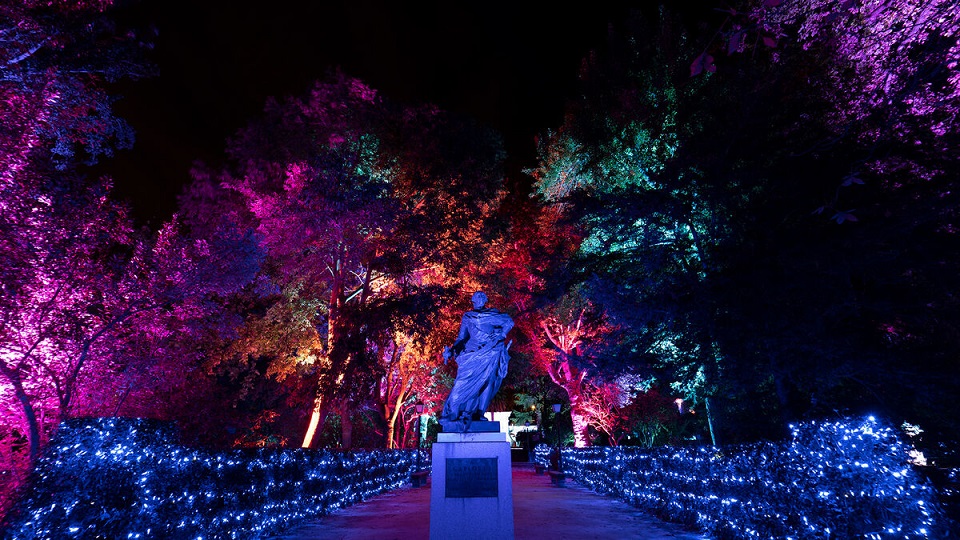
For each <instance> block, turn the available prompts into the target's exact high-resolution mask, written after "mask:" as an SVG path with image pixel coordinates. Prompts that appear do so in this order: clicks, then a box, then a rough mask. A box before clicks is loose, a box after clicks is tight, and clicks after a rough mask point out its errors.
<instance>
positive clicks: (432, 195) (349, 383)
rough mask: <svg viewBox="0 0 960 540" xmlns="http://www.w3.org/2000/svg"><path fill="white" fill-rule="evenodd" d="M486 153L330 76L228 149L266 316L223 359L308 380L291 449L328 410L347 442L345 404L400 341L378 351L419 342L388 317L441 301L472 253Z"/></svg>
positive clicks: (273, 106) (366, 392)
mask: <svg viewBox="0 0 960 540" xmlns="http://www.w3.org/2000/svg"><path fill="white" fill-rule="evenodd" d="M499 145H500V143H499V139H498V138H496V137H494V136H493V135H492V134H491V133H488V132H485V131H483V130H480V129H478V128H476V127H475V126H473V125H471V124H470V123H467V122H463V121H461V120H460V119H457V118H454V117H452V116H450V115H446V114H444V113H441V112H440V111H438V110H436V109H435V108H433V107H422V108H413V107H402V106H399V105H394V104H392V103H389V102H387V101H386V100H384V99H383V98H381V97H380V96H379V95H378V94H377V92H376V91H375V90H373V89H371V88H369V87H368V86H366V85H364V84H363V83H362V82H361V81H359V80H356V79H353V78H350V77H348V76H346V75H344V74H342V73H336V72H335V73H332V74H331V75H330V76H329V77H328V78H327V80H325V81H322V82H318V83H317V84H316V85H315V86H314V88H313V89H312V91H311V92H310V93H309V95H307V96H305V97H302V98H290V99H288V100H286V101H284V102H279V101H275V100H271V101H270V102H269V103H268V104H267V107H266V109H265V114H264V117H263V118H262V119H260V120H259V121H257V122H255V123H253V124H251V125H250V126H249V127H248V128H246V129H244V130H241V131H240V132H239V133H238V134H237V136H236V137H235V138H234V139H233V140H232V141H231V142H230V145H229V147H230V149H229V154H230V155H231V156H232V158H233V163H234V165H233V167H232V168H231V169H230V170H228V171H226V172H224V173H223V174H221V175H220V180H221V182H222V185H223V186H224V187H225V188H226V189H227V190H229V191H232V192H233V193H235V194H236V195H237V196H239V197H240V199H241V200H242V201H243V204H244V206H245V207H246V215H245V216H244V217H243V219H244V220H246V221H245V223H248V224H250V225H249V226H250V227H251V228H253V229H254V230H256V232H257V234H258V235H259V237H260V239H261V240H260V243H261V245H262V246H263V248H264V250H265V251H266V253H267V261H266V264H265V266H264V267H263V269H262V271H261V275H260V279H261V280H262V282H263V284H264V289H263V291H264V293H265V294H264V295H261V298H262V300H263V301H264V302H265V303H264V307H265V310H266V311H265V312H263V313H262V315H256V314H253V313H249V314H247V321H246V323H245V325H244V328H242V329H241V335H240V339H238V340H236V341H235V342H234V343H233V345H232V346H231V348H230V349H229V350H228V351H227V353H226V355H225V356H224V358H223V361H224V362H240V363H244V362H248V361H256V360H258V359H265V360H266V361H267V362H268V363H269V367H268V368H267V375H269V376H272V377H275V378H277V379H278V380H283V379H285V378H286V377H288V376H290V375H298V376H306V377H310V378H312V379H313V380H314V381H316V382H315V392H314V400H313V407H312V409H313V410H312V412H311V420H310V426H309V427H308V429H307V432H306V435H305V436H304V438H303V446H310V445H311V444H312V441H313V438H314V434H315V433H316V430H317V428H318V426H322V425H323V420H324V417H325V415H326V413H327V411H328V410H330V407H331V406H333V407H335V408H337V409H338V412H339V413H340V421H341V426H342V429H343V431H344V434H343V437H342V442H343V444H344V445H346V446H349V445H350V443H351V440H350V437H349V430H350V429H351V424H350V417H351V415H350V411H351V410H352V408H353V407H354V405H353V403H354V400H356V399H359V398H360V397H361V396H370V395H372V394H374V387H375V386H376V384H377V381H378V380H379V379H380V377H381V376H383V373H382V371H381V370H384V369H390V370H393V369H394V368H397V369H399V366H400V365H402V363H401V364H397V363H396V362H395V361H393V360H392V359H391V357H392V355H394V354H400V355H401V357H402V354H403V353H402V352H401V351H400V348H401V347H403V346H404V345H403V342H404V341H406V340H407V339H409V337H401V338H399V339H400V341H399V342H396V341H394V342H393V343H391V341H393V340H394V339H395V337H396V336H397V335H398V334H397V332H401V333H402V332H404V331H417V332H419V333H420V335H422V334H423V332H424V330H416V329H417V328H422V327H421V326H420V323H417V324H415V325H413V326H412V327H411V326H409V325H407V326H406V327H404V324H405V323H403V321H404V320H405V319H404V317H401V316H399V314H402V313H407V314H408V315H409V314H410V313H411V312H409V311H407V312H405V311H404V310H405V309H414V308H415V309H423V308H424V307H425V306H433V305H436V304H437V303H441V302H440V301H441V300H443V299H444V298H445V297H446V298H449V297H450V294H451V293H450V288H451V287H452V286H455V285H456V281H457V279H458V278H459V276H458V271H459V269H461V268H464V267H466V266H467V264H468V261H476V260H478V258H480V257H482V255H483V253H484V251H483V250H484V238H483V235H484V234H485V233H484V230H485V229H487V228H488V219H487V217H488V216H489V215H491V213H492V210H493V209H494V208H496V205H497V203H498V199H499V198H500V197H501V194H500V187H499V185H500V182H501V181H502V177H501V172H502V171H501V170H500V168H501V161H502V151H501V150H500V146H499ZM455 164H458V165H459V167H456V166H455ZM391 324H397V325H399V326H398V327H390V326H389V325H391ZM408 336H410V335H409V334H408ZM394 376H399V377H400V379H401V380H402V379H403V376H402V374H400V373H393V374H391V375H390V377H394ZM402 386H403V384H401V387H402ZM393 390H397V388H396V387H394V388H393ZM388 394H390V392H387V393H384V394H383V395H384V399H388V398H387V395H388ZM401 394H402V392H401ZM392 399H393V400H394V404H393V405H390V406H385V407H384V408H383V409H382V410H383V411H384V412H385V414H386V416H387V418H386V420H387V421H388V422H389V420H390V419H391V418H392V419H393V420H394V421H395V418H396V417H395V411H396V396H394V397H393V398H392Z"/></svg>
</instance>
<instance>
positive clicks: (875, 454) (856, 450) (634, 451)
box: [535, 417, 949, 540]
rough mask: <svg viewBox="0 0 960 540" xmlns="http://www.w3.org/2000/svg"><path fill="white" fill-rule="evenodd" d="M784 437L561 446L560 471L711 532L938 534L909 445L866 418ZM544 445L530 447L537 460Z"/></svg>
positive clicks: (944, 525)
mask: <svg viewBox="0 0 960 540" xmlns="http://www.w3.org/2000/svg"><path fill="white" fill-rule="evenodd" d="M791 431H792V437H791V439H790V440H789V441H786V442H783V443H770V442H765V443H756V444H750V445H739V446H731V447H712V446H706V447H683V448H678V447H660V448H653V449H641V448H635V447H630V448H625V447H615V448H611V447H589V448H565V449H564V450H563V463H564V472H566V473H567V474H569V475H571V476H572V477H573V478H574V479H576V480H577V482H579V483H581V484H582V485H585V486H587V487H589V488H590V489H592V490H594V491H596V492H598V493H603V494H608V495H612V496H615V497H617V498H620V499H622V500H624V501H626V502H627V503H629V504H631V505H633V506H636V507H638V508H642V509H644V510H647V511H649V512H650V513H652V514H654V515H656V516H658V517H660V518H662V519H664V520H667V521H673V522H677V523H683V524H685V525H688V526H690V527H691V528H695V529H697V530H699V531H701V532H703V533H705V534H708V535H710V536H711V537H714V538H721V539H724V538H736V539H740V538H770V539H774V538H777V539H782V538H797V539H799V538H866V539H877V540H879V539H883V538H947V537H948V535H949V534H948V529H949V525H948V521H949V520H948V518H947V517H946V515H945V513H944V511H943V508H942V506H941V505H940V503H939V501H938V500H937V494H936V490H935V488H934V487H933V486H932V485H931V484H930V483H929V482H927V481H926V480H925V479H924V478H923V477H922V476H921V475H920V474H919V473H918V472H917V471H915V470H914V469H913V468H912V467H911V465H910V463H909V460H910V454H909V449H910V448H909V445H906V444H904V443H903V442H902V441H901V439H900V438H899V437H898V435H897V433H896V431H895V430H894V429H892V428H890V427H884V426H881V425H880V424H879V423H878V422H877V420H876V419H875V418H873V417H868V418H865V419H863V420H849V419H848V420H845V421H841V422H822V423H817V422H810V423H805V424H801V425H797V426H791ZM549 453H550V448H548V447H547V446H546V445H540V446H538V447H537V448H536V449H535V456H536V457H535V459H536V461H538V462H540V463H542V464H544V465H546V464H547V461H548V459H549Z"/></svg>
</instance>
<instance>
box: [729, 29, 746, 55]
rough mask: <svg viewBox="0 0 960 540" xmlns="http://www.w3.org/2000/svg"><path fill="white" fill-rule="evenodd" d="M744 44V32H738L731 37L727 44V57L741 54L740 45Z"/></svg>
mask: <svg viewBox="0 0 960 540" xmlns="http://www.w3.org/2000/svg"><path fill="white" fill-rule="evenodd" d="M742 42H743V30H737V31H736V32H734V33H733V34H732V35H731V36H730V41H728V42H727V55H731V54H733V53H735V52H740V44H741V43H742Z"/></svg>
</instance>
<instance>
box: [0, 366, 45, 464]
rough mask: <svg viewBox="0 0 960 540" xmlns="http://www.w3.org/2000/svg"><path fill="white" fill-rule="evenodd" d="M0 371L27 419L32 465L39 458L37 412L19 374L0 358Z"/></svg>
mask: <svg viewBox="0 0 960 540" xmlns="http://www.w3.org/2000/svg"><path fill="white" fill-rule="evenodd" d="M0 373H3V375H4V376H5V377H6V378H7V380H9V381H10V384H12V385H13V391H14V393H15V394H16V396H17V400H18V401H19V402H20V407H21V408H22V409H23V416H24V417H25V418H26V420H27V427H28V429H29V440H30V465H31V467H32V466H33V464H34V463H36V462H37V459H39V458H40V425H39V423H38V422H37V413H36V411H34V410H33V404H32V403H30V396H28V395H27V392H26V391H25V390H24V388H23V381H21V380H20V374H19V373H18V372H17V370H16V369H13V368H11V367H9V366H8V365H7V364H6V362H4V361H3V360H0Z"/></svg>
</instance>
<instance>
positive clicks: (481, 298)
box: [470, 291, 487, 309]
mask: <svg viewBox="0 0 960 540" xmlns="http://www.w3.org/2000/svg"><path fill="white" fill-rule="evenodd" d="M470 300H472V301H473V308H474V309H480V308H482V307H483V306H484V304H486V303H487V295H485V294H483V291H477V292H475V293H473V296H472V297H471V298H470Z"/></svg>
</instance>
